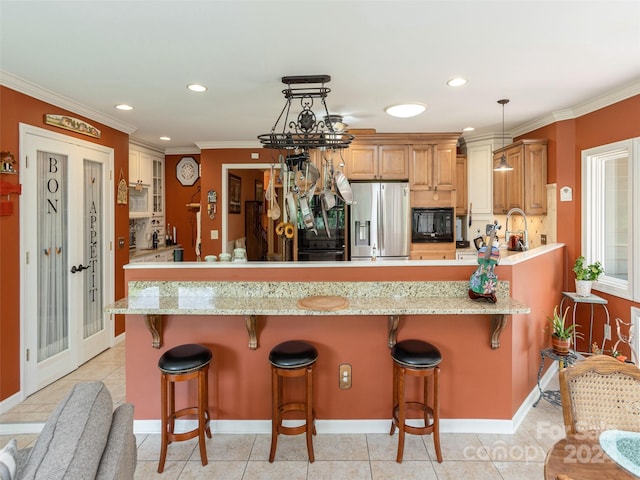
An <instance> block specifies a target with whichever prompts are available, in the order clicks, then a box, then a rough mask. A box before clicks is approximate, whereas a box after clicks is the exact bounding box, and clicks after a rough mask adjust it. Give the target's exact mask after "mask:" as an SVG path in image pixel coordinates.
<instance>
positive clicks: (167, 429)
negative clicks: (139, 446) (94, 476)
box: [158, 343, 213, 473]
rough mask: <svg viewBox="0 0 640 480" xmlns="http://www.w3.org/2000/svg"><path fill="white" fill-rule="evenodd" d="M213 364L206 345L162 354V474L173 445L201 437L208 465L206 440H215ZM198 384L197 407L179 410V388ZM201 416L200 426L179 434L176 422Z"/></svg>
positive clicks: (201, 450) (187, 345) (170, 350)
mask: <svg viewBox="0 0 640 480" xmlns="http://www.w3.org/2000/svg"><path fill="white" fill-rule="evenodd" d="M212 360H213V354H212V353H211V350H209V349H208V348H207V347H205V346H203V345H198V344H193V343H190V344H186V345H179V346H177V347H173V348H171V349H169V350H167V351H166V352H164V353H163V354H162V356H161V357H160V359H159V360H158V368H159V369H160V373H161V378H160V391H161V403H162V405H161V410H162V412H161V417H162V438H161V446H160V461H159V463H158V473H162V472H163V470H164V463H165V460H166V458H167V446H168V445H169V444H170V443H171V442H181V441H184V440H189V439H191V438H195V437H198V444H199V446H200V460H201V461H202V465H203V466H204V465H206V464H207V463H208V459H207V447H206V444H205V440H204V436H205V434H206V435H207V437H209V438H211V430H210V428H209V419H210V416H209V398H208V390H209V381H208V377H209V365H210V364H211V361H212ZM196 379H197V381H198V387H197V388H198V400H197V405H195V406H189V407H185V408H181V409H179V410H176V404H175V384H176V383H177V382H185V381H189V380H196ZM187 415H189V416H194V415H195V416H197V418H198V426H197V427H196V428H194V429H193V430H189V431H187V432H181V433H175V421H176V419H177V418H179V417H183V416H187Z"/></svg>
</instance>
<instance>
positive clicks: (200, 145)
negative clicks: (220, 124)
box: [196, 140, 264, 150]
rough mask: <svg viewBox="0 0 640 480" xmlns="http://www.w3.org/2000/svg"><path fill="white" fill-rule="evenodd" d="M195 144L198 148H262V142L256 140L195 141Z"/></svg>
mask: <svg viewBox="0 0 640 480" xmlns="http://www.w3.org/2000/svg"><path fill="white" fill-rule="evenodd" d="M196 145H197V146H198V148H199V149H200V150H219V149H223V148H259V149H260V150H263V149H264V147H263V146H262V144H261V143H260V142H259V141H258V140H256V141H255V142H254V141H250V142H249V141H244V142H243V141H237V142H236V141H217V142H216V141H214V142H196Z"/></svg>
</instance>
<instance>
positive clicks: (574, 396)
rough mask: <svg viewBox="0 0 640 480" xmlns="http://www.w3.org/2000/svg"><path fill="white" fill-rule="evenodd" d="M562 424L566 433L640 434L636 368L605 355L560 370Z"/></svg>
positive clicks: (639, 379)
mask: <svg viewBox="0 0 640 480" xmlns="http://www.w3.org/2000/svg"><path fill="white" fill-rule="evenodd" d="M560 397H561V399H562V415H563V417H564V425H565V429H566V432H567V435H569V434H576V433H580V432H586V431H597V432H601V431H603V430H609V429H619V430H627V431H633V432H640V368H638V367H636V366H635V365H633V364H630V363H622V362H620V361H618V360H616V359H615V358H613V357H609V356H607V355H594V356H592V357H588V358H587V359H585V360H584V361H582V362H579V363H577V364H576V365H574V366H571V367H568V368H565V369H564V370H561V371H560Z"/></svg>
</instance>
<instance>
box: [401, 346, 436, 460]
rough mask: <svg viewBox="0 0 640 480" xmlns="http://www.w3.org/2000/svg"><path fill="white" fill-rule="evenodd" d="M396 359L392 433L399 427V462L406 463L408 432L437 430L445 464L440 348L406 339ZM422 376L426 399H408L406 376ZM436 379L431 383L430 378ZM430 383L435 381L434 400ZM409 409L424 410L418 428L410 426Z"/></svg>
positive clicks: (421, 432) (420, 432)
mask: <svg viewBox="0 0 640 480" xmlns="http://www.w3.org/2000/svg"><path fill="white" fill-rule="evenodd" d="M391 358H393V404H392V405H393V409H392V413H391V415H392V419H391V432H390V435H393V434H394V433H395V430H396V427H398V455H397V457H396V462H398V463H402V455H403V453H404V434H405V432H407V433H412V434H414V435H425V434H428V433H433V443H434V444H435V447H436V456H437V457H438V462H439V463H442V453H441V451H440V409H439V399H438V380H439V377H440V367H438V365H439V364H440V362H441V361H442V355H440V351H439V350H438V349H437V348H436V347H434V346H433V345H431V344H430V343H427V342H423V341H422V340H403V341H401V342H398V343H396V344H395V345H394V347H393V348H392V349H391ZM407 375H408V376H412V377H421V378H422V379H423V382H424V385H423V387H424V389H423V395H424V396H423V399H422V401H413V402H408V401H406V399H405V380H406V377H407ZM430 378H431V379H432V381H431V382H429V379H430ZM429 383H431V384H432V390H433V401H432V403H431V404H429V403H428V398H429ZM407 410H419V411H422V415H423V417H424V426H422V427H415V426H411V425H407V423H406V420H407Z"/></svg>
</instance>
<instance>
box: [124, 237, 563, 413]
mask: <svg viewBox="0 0 640 480" xmlns="http://www.w3.org/2000/svg"><path fill="white" fill-rule="evenodd" d="M563 257H564V249H562V248H561V249H558V250H556V251H553V252H551V253H549V254H547V255H544V256H541V257H538V258H535V259H533V260H530V261H529V262H527V265H526V266H525V265H523V266H513V267H510V266H498V267H497V268H496V273H497V274H498V276H499V279H500V280H501V281H511V282H512V289H513V290H514V293H512V295H513V296H514V298H517V299H518V300H521V296H522V297H525V298H526V299H527V302H528V304H530V305H532V306H533V305H534V304H535V307H533V308H532V310H533V311H534V313H533V314H532V315H531V316H528V315H514V316H513V318H512V319H510V320H509V321H508V324H507V327H506V328H505V330H504V331H503V333H502V336H501V338H500V340H501V347H500V348H499V349H497V350H493V349H491V347H490V342H489V339H490V319H489V317H488V316H486V315H470V316H459V315H424V316H406V317H402V320H401V323H400V328H399V330H398V338H399V339H406V338H423V339H426V340H428V341H429V342H432V343H434V344H435V345H436V346H437V347H438V348H439V349H440V350H441V352H442V354H443V359H444V360H443V362H442V365H441V371H442V376H441V396H442V397H441V398H442V416H443V417H444V418H486V419H511V418H512V417H513V415H514V413H515V411H516V410H517V408H518V407H519V406H520V405H521V403H522V401H523V400H524V399H525V398H526V396H527V395H529V393H530V392H531V390H532V389H533V388H534V387H535V385H536V379H537V378H536V373H537V370H538V366H539V358H540V357H539V351H540V348H542V347H543V346H545V345H547V344H548V335H546V334H545V332H544V327H545V324H546V315H545V314H546V313H547V312H549V311H553V305H554V304H555V303H557V302H558V299H559V291H560V281H561V280H560V279H561V278H562V268H561V265H562V263H561V262H560V261H559V259H561V258H563ZM475 268H476V267H474V266H454V267H450V266H446V267H444V266H443V267H435V266H429V267H415V266H407V267H392V268H385V267H383V266H377V265H376V266H372V267H371V268H368V267H340V268H309V267H306V268H304V267H300V268H277V267H276V266H274V268H268V269H265V268H244V267H243V268H233V266H231V267H229V268H220V267H218V266H216V267H213V268H188V266H186V265H185V268H181V269H167V270H157V269H148V270H146V269H128V270H127V271H126V278H127V281H131V280H154V279H155V280H194V281H197V280H201V281H204V280H215V281H242V280H244V281H247V280H251V281H289V282H296V281H319V282H322V281H374V282H375V281H402V280H404V281H419V280H423V281H436V280H464V281H467V280H468V279H469V277H470V275H471V274H472V273H473V272H474V271H475ZM516 269H518V271H516ZM531 278H546V279H547V281H545V282H531V281H530V279H531ZM514 279H515V280H514ZM516 292H517V293H516ZM165 318H166V321H165V322H164V324H163V325H164V326H165V330H164V335H163V342H164V343H163V346H162V349H160V350H155V349H153V348H151V336H150V334H149V332H148V331H147V330H146V328H145V327H144V319H143V317H142V316H139V315H129V316H127V400H128V401H130V402H133V403H134V404H135V406H136V418H138V419H156V418H158V417H159V404H160V402H159V398H158V395H159V389H158V386H157V382H158V378H157V377H158V372H157V360H158V358H159V357H160V355H162V353H163V352H164V351H166V349H168V348H171V347H173V346H175V345H178V344H181V343H190V342H201V343H204V344H205V345H207V346H209V347H210V348H211V349H212V351H213V352H214V359H215V360H214V365H213V367H212V368H213V376H212V379H213V381H212V382H211V387H210V388H211V392H210V393H211V396H212V397H211V398H212V400H211V407H212V411H213V412H214V413H213V416H214V417H215V418H217V419H267V418H270V411H269V403H268V402H266V401H256V399H262V398H265V399H266V398H269V397H268V395H269V388H270V385H269V378H270V377H269V362H268V358H267V357H268V353H269V350H270V348H271V347H272V346H274V345H275V344H277V343H279V342H281V341H285V340H290V339H293V338H299V339H303V340H308V341H311V342H313V343H314V345H316V347H317V348H318V351H319V360H318V364H317V370H316V374H315V382H316V383H315V391H316V409H317V414H318V417H319V418H323V419H335V418H340V419H347V418H359V419H372V418H388V416H389V411H390V398H391V390H390V388H391V382H390V378H391V361H390V357H389V350H388V347H387V345H386V341H387V318H386V317H385V316H368V317H367V316H365V317H359V316H348V317H342V316H310V317H304V316H302V317H298V316H291V317H278V316H265V317H259V319H258V341H259V346H260V348H258V350H256V351H251V350H249V349H248V347H247V342H248V336H247V332H246V329H245V325H244V319H243V317H240V316H237V317H233V316H216V317H207V316H177V315H169V316H167V317H165ZM341 363H350V364H351V365H352V367H353V387H352V388H351V389H350V390H346V391H345V390H340V389H339V388H338V381H337V375H338V366H339V365H340V364H341ZM150 392H151V393H150ZM183 395H185V393H184V392H183ZM470 398H473V399H474V401H473V402H470V401H469V399H470Z"/></svg>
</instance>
